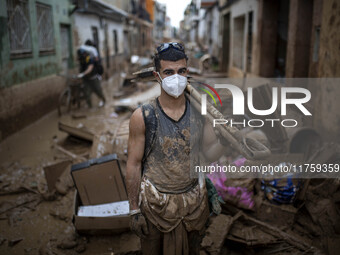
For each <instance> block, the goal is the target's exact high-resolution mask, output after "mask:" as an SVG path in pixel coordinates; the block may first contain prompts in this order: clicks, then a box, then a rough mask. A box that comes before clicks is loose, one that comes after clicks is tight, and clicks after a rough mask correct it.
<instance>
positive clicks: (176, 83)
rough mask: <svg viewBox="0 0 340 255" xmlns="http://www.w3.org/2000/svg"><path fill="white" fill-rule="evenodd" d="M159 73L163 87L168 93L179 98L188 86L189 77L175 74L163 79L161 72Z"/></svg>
mask: <svg viewBox="0 0 340 255" xmlns="http://www.w3.org/2000/svg"><path fill="white" fill-rule="evenodd" d="M157 74H158V76H159V78H160V79H161V81H162V88H163V89H164V90H165V92H166V93H167V94H168V95H170V96H172V97H175V98H178V97H179V96H180V95H182V93H183V91H184V89H185V87H186V86H187V77H185V76H183V75H179V74H174V75H171V76H168V77H166V78H164V79H162V78H161V76H160V74H159V73H157Z"/></svg>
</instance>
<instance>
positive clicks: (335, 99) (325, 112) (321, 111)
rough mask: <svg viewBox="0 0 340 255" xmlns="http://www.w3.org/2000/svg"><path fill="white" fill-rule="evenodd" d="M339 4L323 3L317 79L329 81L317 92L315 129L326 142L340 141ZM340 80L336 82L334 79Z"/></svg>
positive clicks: (326, 1)
mask: <svg viewBox="0 0 340 255" xmlns="http://www.w3.org/2000/svg"><path fill="white" fill-rule="evenodd" d="M339 27H340V2H339V1H337V0H324V1H323V5H322V18H321V28H320V48H319V55H318V57H319V60H318V62H319V63H318V75H319V76H320V77H327V78H328V80H326V81H325V82H324V83H323V85H322V86H318V88H317V89H316V93H315V94H316V96H317V98H316V101H317V103H316V105H315V115H314V125H315V126H316V127H317V129H318V130H319V131H320V132H321V133H322V135H323V136H324V137H325V138H326V139H330V140H333V139H335V140H337V141H340V111H339V109H340V102H339V95H340V86H339V84H340V44H339V42H340V33H339ZM332 77H333V78H334V77H337V79H332Z"/></svg>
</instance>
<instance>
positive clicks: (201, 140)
mask: <svg viewBox="0 0 340 255" xmlns="http://www.w3.org/2000/svg"><path fill="white" fill-rule="evenodd" d="M187 60H188V58H187V56H186V54H185V51H184V48H183V46H182V45H181V44H178V43H165V44H162V45H161V46H159V47H158V48H157V53H156V54H155V59H154V62H155V68H156V71H155V72H154V75H155V77H156V79H157V80H158V82H159V83H160V85H161V95H160V96H159V97H158V98H157V99H155V100H154V101H152V102H151V103H149V104H147V105H143V107H141V108H138V109H137V110H136V111H135V112H134V113H133V114H132V116H131V119H130V131H129V132H130V133H129V144H128V161H127V171H126V183H127V191H128V196H129V202H130V215H131V229H132V231H134V232H135V233H136V234H137V235H138V236H139V237H140V238H141V245H142V251H143V254H148V255H152V254H155V255H159V254H166V255H179V254H189V253H190V254H199V249H200V242H201V240H202V237H203V234H204V230H205V223H206V221H207V219H208V217H209V206H208V197H207V190H206V186H205V181H204V179H203V181H202V178H198V179H197V178H192V177H191V176H190V169H189V168H190V156H189V155H190V153H191V152H192V148H193V147H199V146H200V145H201V144H203V146H202V148H204V149H205V151H204V152H203V153H205V154H206V156H208V157H209V154H215V155H214V156H217V155H216V153H211V151H212V149H214V148H212V147H216V146H221V145H219V144H217V145H216V144H215V143H214V142H212V141H215V139H216V136H215V134H214V131H213V129H212V127H211V126H210V125H208V124H205V123H204V122H203V121H202V120H201V116H200V114H199V113H197V112H194V111H193V110H192V112H191V111H190V102H189V99H188V98H186V96H185V94H184V89H185V87H186V85H187V78H186V77H187V74H188V68H187ZM195 114H196V115H195ZM190 116H191V117H194V118H191V120H194V125H193V126H194V127H192V128H191V129H190ZM191 124H192V123H191ZM201 130H204V131H203V132H204V135H203V137H202V135H201ZM221 148H222V147H219V148H217V151H223V150H221ZM215 149H216V148H215ZM214 151H216V150H214ZM210 158H211V157H210Z"/></svg>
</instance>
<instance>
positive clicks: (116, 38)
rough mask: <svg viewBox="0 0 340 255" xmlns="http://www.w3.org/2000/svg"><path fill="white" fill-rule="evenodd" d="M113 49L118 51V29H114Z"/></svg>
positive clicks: (115, 51)
mask: <svg viewBox="0 0 340 255" xmlns="http://www.w3.org/2000/svg"><path fill="white" fill-rule="evenodd" d="M113 50H114V53H115V54H117V53H118V37H117V30H113Z"/></svg>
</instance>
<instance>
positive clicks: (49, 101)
mask: <svg viewBox="0 0 340 255" xmlns="http://www.w3.org/2000/svg"><path fill="white" fill-rule="evenodd" d="M6 2H7V1H0V123H1V125H0V141H1V140H2V139H4V138H5V137H7V136H9V135H10V134H12V133H14V132H16V131H18V130H20V129H21V128H23V127H25V126H26V125H28V124H29V123H32V122H34V121H35V120H37V119H39V118H40V117H41V116H43V115H45V114H46V113H48V112H49V111H51V110H53V109H55V108H56V106H57V98H58V96H59V93H60V91H61V90H62V89H63V87H64V86H65V82H64V79H62V78H61V77H59V76H57V75H56V74H58V73H59V72H60V71H61V70H62V54H61V43H60V40H61V38H60V26H61V25H68V26H72V24H71V19H70V16H69V11H70V9H71V8H72V6H70V1H68V0H39V3H42V4H46V5H48V6H51V9H52V23H53V26H52V27H53V37H54V49H53V50H52V51H49V52H40V51H39V44H38V43H39V35H38V31H37V13H36V12H37V10H36V3H38V1H34V0H33V1H28V13H29V19H28V23H27V24H28V26H29V35H30V38H31V39H30V40H31V45H32V47H31V53H29V54H13V53H12V54H11V50H10V38H9V29H8V16H7V15H8V14H7V5H6ZM70 40H72V38H70ZM70 60H71V61H70V63H69V65H70V68H72V67H73V61H72V58H70Z"/></svg>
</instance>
